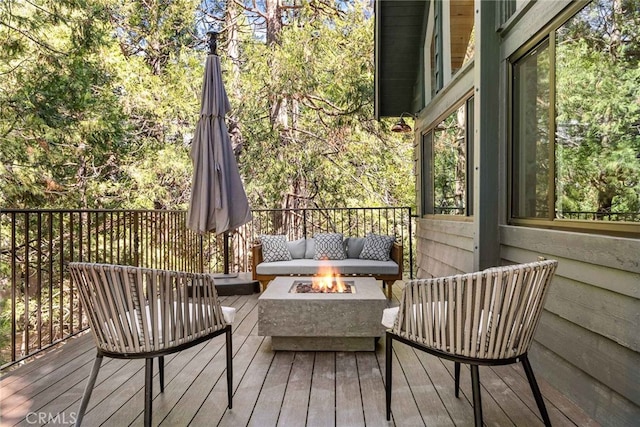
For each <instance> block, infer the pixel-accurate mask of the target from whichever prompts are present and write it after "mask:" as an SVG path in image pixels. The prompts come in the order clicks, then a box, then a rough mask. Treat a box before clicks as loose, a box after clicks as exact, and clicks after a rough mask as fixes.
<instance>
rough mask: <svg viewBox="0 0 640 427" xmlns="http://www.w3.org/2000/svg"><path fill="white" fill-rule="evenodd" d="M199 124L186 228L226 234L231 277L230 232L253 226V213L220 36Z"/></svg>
mask: <svg viewBox="0 0 640 427" xmlns="http://www.w3.org/2000/svg"><path fill="white" fill-rule="evenodd" d="M209 34H210V40H209V48H210V51H209V55H208V56H207V62H206V64H205V69H204V81H203V84H202V97H201V108H200V118H199V119H198V123H197V125H196V131H195V135H194V137H193V142H192V145H191V160H192V162H193V181H192V184H191V200H190V203H189V210H188V212H187V227H188V228H189V229H191V230H193V231H195V232H196V233H198V234H205V233H209V232H215V234H222V233H225V236H224V237H225V239H224V240H225V241H224V255H225V259H224V262H225V274H226V273H228V272H229V258H228V256H229V247H228V232H229V231H231V230H234V229H236V228H238V227H240V226H241V225H243V224H246V223H247V222H249V221H251V219H252V216H251V209H250V208H249V202H248V200H247V195H246V193H245V191H244V186H243V184H242V179H241V178H240V171H239V170H238V164H237V163H236V159H235V155H234V152H233V149H232V147H231V139H230V137H229V133H228V131H227V125H226V124H225V121H224V116H225V114H226V113H227V112H228V111H229V110H230V109H231V107H230V105H229V99H228V98H227V93H226V92H225V89H224V84H223V82H222V73H221V67H220V58H218V55H216V33H209Z"/></svg>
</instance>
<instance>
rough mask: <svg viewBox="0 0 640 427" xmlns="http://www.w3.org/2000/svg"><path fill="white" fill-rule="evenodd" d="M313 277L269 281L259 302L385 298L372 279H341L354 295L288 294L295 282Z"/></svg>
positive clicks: (294, 277)
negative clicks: (347, 283) (348, 285)
mask: <svg viewBox="0 0 640 427" xmlns="http://www.w3.org/2000/svg"><path fill="white" fill-rule="evenodd" d="M309 280H313V277H297V276H282V277H276V278H275V279H274V280H272V281H271V283H270V284H269V287H268V288H267V289H266V290H265V291H264V292H263V293H262V295H260V300H263V301H264V300H281V301H282V300H285V301H286V300H291V301H297V300H303V301H304V300H315V299H322V300H355V299H357V300H379V299H381V298H384V299H385V301H386V298H385V296H384V294H383V293H382V290H381V289H380V287H379V286H378V283H377V282H376V279H375V278H373V277H342V280H344V281H345V282H349V283H353V285H355V287H356V292H355V293H293V292H289V291H290V290H291V287H292V286H293V284H294V283H295V282H297V281H309Z"/></svg>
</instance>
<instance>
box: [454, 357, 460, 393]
mask: <svg viewBox="0 0 640 427" xmlns="http://www.w3.org/2000/svg"><path fill="white" fill-rule="evenodd" d="M454 363H455V364H454V372H455V383H456V390H455V394H456V397H460V362H454Z"/></svg>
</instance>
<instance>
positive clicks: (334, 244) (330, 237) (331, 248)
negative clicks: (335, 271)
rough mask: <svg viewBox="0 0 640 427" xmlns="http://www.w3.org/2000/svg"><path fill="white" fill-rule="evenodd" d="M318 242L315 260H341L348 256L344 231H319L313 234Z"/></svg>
mask: <svg viewBox="0 0 640 427" xmlns="http://www.w3.org/2000/svg"><path fill="white" fill-rule="evenodd" d="M313 240H314V242H315V244H316V253H315V255H314V256H313V259H314V260H323V259H328V260H339V259H345V258H347V254H346V253H345V252H344V238H343V236H342V233H319V234H316V235H315V236H313Z"/></svg>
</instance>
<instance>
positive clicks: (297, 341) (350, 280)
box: [258, 276, 387, 351]
mask: <svg viewBox="0 0 640 427" xmlns="http://www.w3.org/2000/svg"><path fill="white" fill-rule="evenodd" d="M340 279H342V280H343V281H344V282H345V283H346V284H348V285H350V286H351V292H348V293H311V292H309V293H297V292H296V290H297V289H298V288H300V289H301V290H302V291H304V290H308V288H309V284H310V283H311V282H312V281H314V280H317V278H316V277H295V276H289V277H276V278H275V279H274V280H273V281H272V282H271V283H270V284H269V287H268V288H267V289H266V290H265V291H264V292H263V293H262V295H261V296H260V298H259V299H258V335H261V336H271V345H272V348H273V350H292V351H374V350H375V346H376V341H377V338H379V337H381V336H382V335H383V334H384V331H385V329H384V326H382V324H381V323H380V321H381V320H382V311H383V310H384V309H385V308H387V298H386V297H385V296H384V294H383V293H382V290H381V289H380V287H379V286H378V284H377V282H376V280H375V279H374V278H373V277H348V276H347V277H341V278H340ZM298 285H300V286H298ZM292 290H293V292H292Z"/></svg>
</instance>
